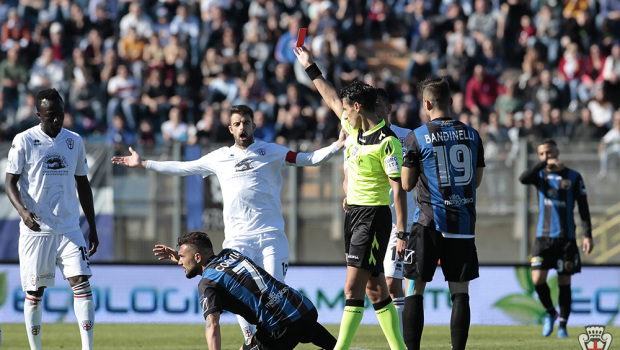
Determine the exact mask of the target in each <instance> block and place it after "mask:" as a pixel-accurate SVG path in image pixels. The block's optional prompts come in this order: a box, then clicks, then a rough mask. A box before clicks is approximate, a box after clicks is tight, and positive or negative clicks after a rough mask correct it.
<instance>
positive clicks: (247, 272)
mask: <svg viewBox="0 0 620 350" xmlns="http://www.w3.org/2000/svg"><path fill="white" fill-rule="evenodd" d="M198 294H199V295H200V305H201V306H202V309H203V315H204V317H205V318H206V317H207V316H208V315H209V314H211V313H213V312H221V311H223V310H227V311H230V312H232V313H235V314H238V315H241V316H243V317H244V318H245V319H246V320H247V321H248V322H250V323H251V324H255V325H257V326H258V327H263V328H265V329H266V330H267V331H274V330H276V329H279V328H281V327H284V326H286V325H287V324H290V323H291V322H294V321H296V320H298V319H299V318H300V317H301V316H303V315H304V314H306V313H307V312H308V311H310V310H312V309H313V308H314V305H312V302H310V300H309V299H307V298H306V297H304V296H303V295H302V294H301V293H299V292H298V291H296V290H295V289H293V288H290V287H289V286H287V285H286V284H284V283H282V282H280V281H278V280H276V279H275V278H274V277H272V276H271V275H269V274H268V273H267V272H265V270H263V269H262V268H261V267H259V266H258V265H256V264H255V263H254V262H253V261H252V260H251V259H249V258H247V257H246V256H244V255H242V254H241V253H239V252H237V251H235V250H232V249H224V250H222V251H221V252H220V254H218V255H217V256H216V257H215V258H214V259H213V261H211V262H210V263H209V265H208V266H207V268H206V269H205V270H204V272H203V274H202V279H201V280H200V283H199V284H198Z"/></svg>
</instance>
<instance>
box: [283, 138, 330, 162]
mask: <svg viewBox="0 0 620 350" xmlns="http://www.w3.org/2000/svg"><path fill="white" fill-rule="evenodd" d="M339 150H340V148H338V144H337V142H334V143H332V144H331V145H329V146H327V147H323V148H321V149H318V150H316V151H314V152H311V153H297V152H293V151H290V150H289V151H288V153H287V154H286V157H285V159H286V165H289V166H308V165H310V166H316V165H320V164H322V163H324V162H326V161H328V160H329V159H330V158H331V157H332V156H333V155H334V154H336V152H338V151H339Z"/></svg>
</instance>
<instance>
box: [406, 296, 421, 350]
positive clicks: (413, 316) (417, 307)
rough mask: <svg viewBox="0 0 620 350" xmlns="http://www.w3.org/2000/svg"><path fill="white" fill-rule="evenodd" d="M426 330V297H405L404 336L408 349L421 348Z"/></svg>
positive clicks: (415, 349) (417, 349) (416, 349)
mask: <svg viewBox="0 0 620 350" xmlns="http://www.w3.org/2000/svg"><path fill="white" fill-rule="evenodd" d="M423 330H424V297H423V296H422V295H411V296H408V297H406V298H405V309H404V310H403V338H404V340H405V344H406V345H407V350H420V340H422V331H423Z"/></svg>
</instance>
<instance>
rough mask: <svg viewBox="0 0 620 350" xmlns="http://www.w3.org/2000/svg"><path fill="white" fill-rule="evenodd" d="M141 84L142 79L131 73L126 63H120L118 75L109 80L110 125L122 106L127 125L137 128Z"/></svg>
mask: <svg viewBox="0 0 620 350" xmlns="http://www.w3.org/2000/svg"><path fill="white" fill-rule="evenodd" d="M141 86H142V84H141V83H140V81H139V80H138V79H136V78H134V77H133V76H131V75H130V74H129V70H128V69H127V66H126V65H124V64H120V65H119V66H118V68H117V69H116V75H115V76H113V77H112V78H110V81H109V82H108V95H109V96H110V100H109V101H108V108H107V123H108V125H112V119H113V118H114V115H115V114H116V113H117V112H118V109H119V108H121V109H122V110H123V116H124V117H125V121H126V123H127V127H128V128H129V129H132V130H135V127H136V125H137V124H136V122H137V120H136V113H137V109H138V102H139V98H140V88H141Z"/></svg>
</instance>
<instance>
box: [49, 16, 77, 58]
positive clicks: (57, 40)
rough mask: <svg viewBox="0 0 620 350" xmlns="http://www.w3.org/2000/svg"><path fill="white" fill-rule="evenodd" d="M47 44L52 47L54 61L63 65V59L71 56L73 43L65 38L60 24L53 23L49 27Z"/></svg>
mask: <svg viewBox="0 0 620 350" xmlns="http://www.w3.org/2000/svg"><path fill="white" fill-rule="evenodd" d="M49 44H50V46H51V47H52V57H53V59H54V61H60V62H61V63H64V61H65V59H67V58H68V57H69V56H71V52H72V51H73V42H72V41H71V40H70V39H67V38H66V37H65V35H64V33H63V28H62V24H60V22H54V23H52V25H50V42H49Z"/></svg>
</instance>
